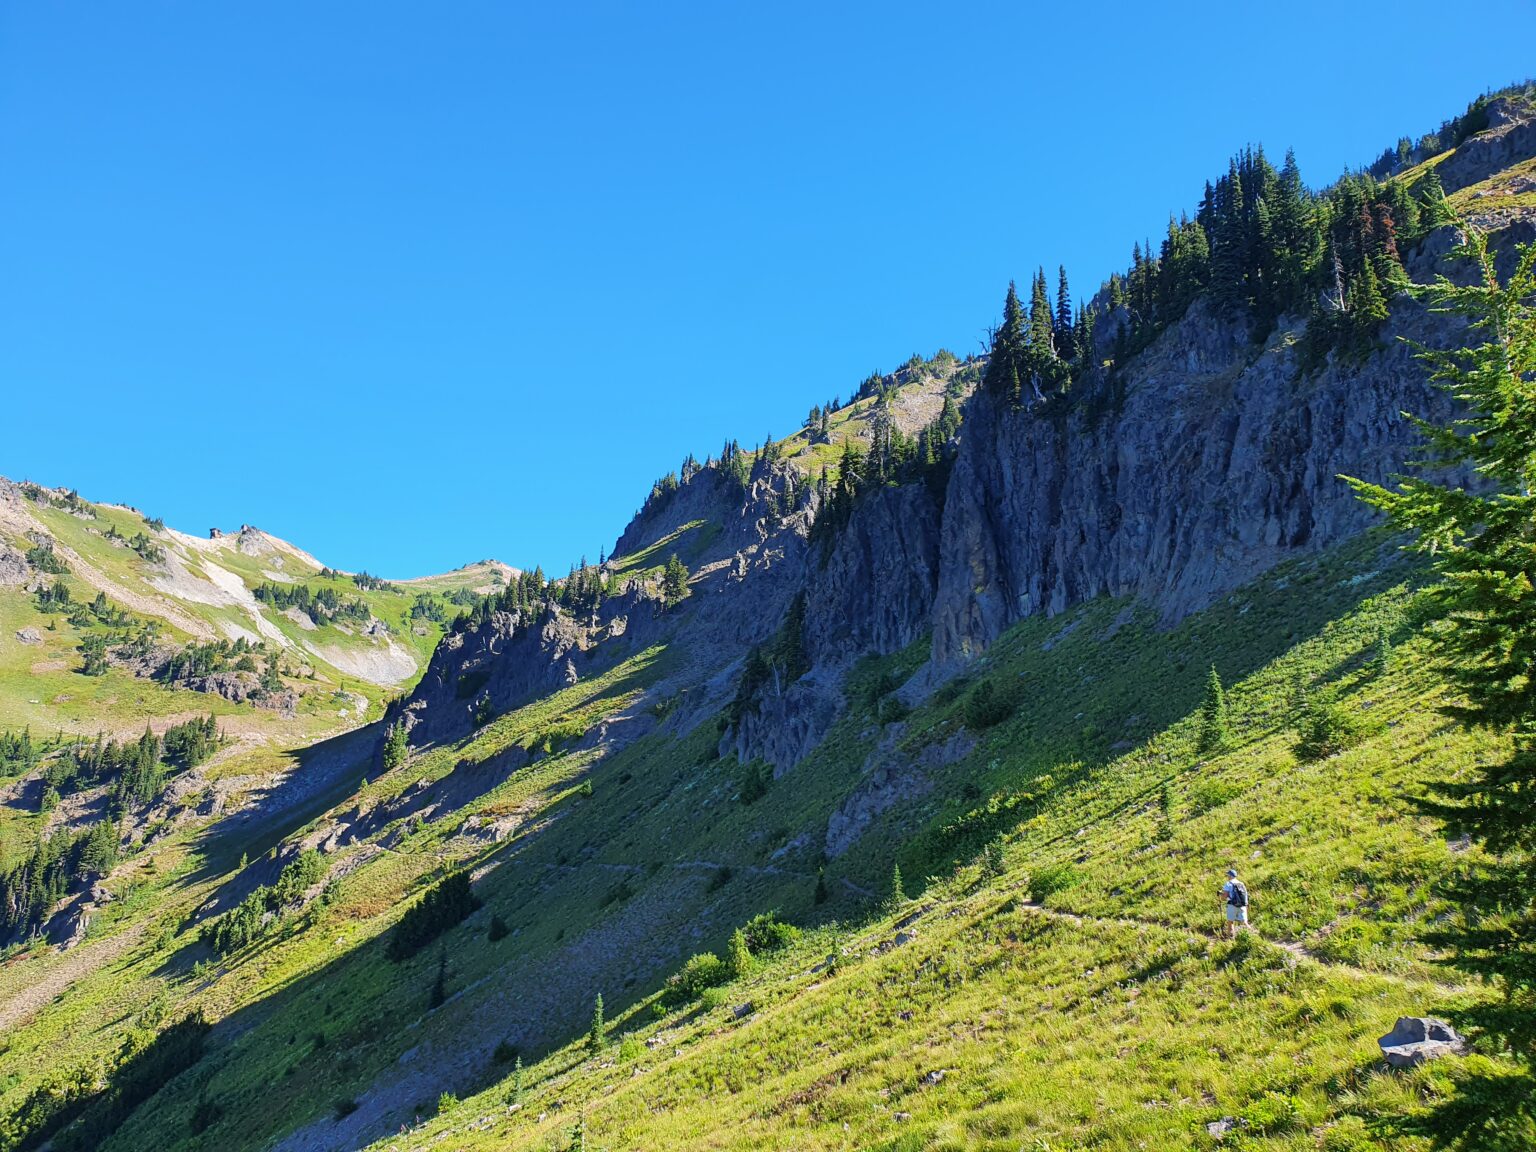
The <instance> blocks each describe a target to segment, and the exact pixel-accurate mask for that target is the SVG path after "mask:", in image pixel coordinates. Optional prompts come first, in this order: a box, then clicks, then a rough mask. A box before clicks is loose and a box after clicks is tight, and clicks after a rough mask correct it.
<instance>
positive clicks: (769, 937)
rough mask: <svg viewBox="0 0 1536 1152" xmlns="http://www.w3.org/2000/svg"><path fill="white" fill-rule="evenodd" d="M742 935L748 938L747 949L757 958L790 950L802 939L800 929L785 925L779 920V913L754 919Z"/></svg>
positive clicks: (769, 913) (748, 922)
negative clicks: (791, 946)
mask: <svg viewBox="0 0 1536 1152" xmlns="http://www.w3.org/2000/svg"><path fill="white" fill-rule="evenodd" d="M742 933H743V934H744V935H745V936H746V939H747V947H748V948H750V949H751V950H752V952H753V954H754V955H757V956H762V955H765V954H766V953H769V952H777V951H779V950H780V949H783V948H788V947H789V946H790V945H791V944H793V943H794V942H795V941H796V940H798V939H800V929H798V928H796V927H795V926H794V925H793V924H786V923H784V922H783V921H782V920H780V919H779V914H778V913H777V912H764V913H763V914H762V915H760V916H754V917H752V919H750V920H748V921H747V923H746V927H744V928H743V929H742Z"/></svg>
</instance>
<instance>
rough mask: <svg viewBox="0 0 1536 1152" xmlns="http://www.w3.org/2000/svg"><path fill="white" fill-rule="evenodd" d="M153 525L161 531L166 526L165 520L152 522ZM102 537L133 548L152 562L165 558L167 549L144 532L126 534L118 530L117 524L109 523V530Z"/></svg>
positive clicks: (159, 561)
mask: <svg viewBox="0 0 1536 1152" xmlns="http://www.w3.org/2000/svg"><path fill="white" fill-rule="evenodd" d="M151 527H154V528H155V530H156V531H159V530H160V529H163V528H164V527H165V521H163V520H159V521H154V522H151ZM102 538H103V539H104V540H109V541H111V542H112V543H113V544H121V545H122V546H123V547H125V548H131V549H133V550H134V551H135V552H137V553H138V554H139V556H140V557H141V558H143V559H144V560H147V561H148V562H149V563H151V564H159V563H161V562H163V561H164V560H165V549H164V548H162V547H160V545H158V544H156V543H155V542H154V541H153V540H151V539H150V538H149V537H148V536H146V535H145V534H144V533H143V532H135V533H134V534H133V535H132V536H131V537H129V536H124V535H123V534H122V533H121V532H119V531H118V529H117V525H116V524H109V525H107V530H106V531H105V532H104V533H102Z"/></svg>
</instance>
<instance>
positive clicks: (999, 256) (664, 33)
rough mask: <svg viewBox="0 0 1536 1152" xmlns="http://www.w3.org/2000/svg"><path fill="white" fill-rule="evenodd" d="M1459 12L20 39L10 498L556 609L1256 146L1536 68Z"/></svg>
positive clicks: (352, 15)
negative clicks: (682, 479)
mask: <svg viewBox="0 0 1536 1152" xmlns="http://www.w3.org/2000/svg"><path fill="white" fill-rule="evenodd" d="M1365 9H1370V11H1363V10H1365ZM1448 11H1453V10H1449V9H1447V8H1446V7H1445V6H1444V5H1443V4H1438V3H1436V4H1430V3H1417V2H1414V0H1408V2H1404V3H1399V4H1396V5H1393V6H1391V7H1390V9H1383V8H1381V6H1378V5H1356V6H1350V5H1340V4H1337V3H1329V4H1321V3H1311V2H1292V3H1288V4H1286V5H1284V6H1283V9H1279V8H1277V7H1276V6H1273V5H1225V6H1221V7H1219V8H1217V7H1208V6H1195V5H1189V4H1180V5H1150V4H1136V5H1130V4H1125V5H1120V4H1115V3H1099V4H1093V5H1066V4H1058V5H1053V6H1050V7H1045V6H1040V5H1033V4H1018V3H1014V4H1007V5H1003V4H997V5H993V4H954V5H942V6H941V5H929V4H902V3H895V2H889V0H888V2H885V3H879V4H842V5H827V4H816V5H810V4H796V3H784V4H761V5H750V6H749V5H744V4H722V3H707V4H706V3H699V4H676V3H668V2H665V0H658V2H653V3H646V4H640V3H622V4H621V3H591V4H588V3H570V4H540V5H533V4H509V3H474V2H470V0H461V2H457V3H454V4H449V5H427V4H421V3H392V2H385V0H367V2H365V3H344V2H339V0H335V2H333V0H328V2H326V3H324V4H314V3H289V2H280V0H262V2H260V3H257V2H255V0H248V2H234V0H231V2H229V3H219V4H207V3H198V2H193V0H183V2H179V3H165V2H154V0H142V2H139V3H108V2H84V0H81V2H72V3H69V4H35V3H20V2H12V0H3V2H0V388H3V390H4V392H3V394H4V396H5V400H4V407H3V409H0V412H3V417H4V418H3V421H0V428H3V432H0V473H3V474H5V475H9V476H11V477H13V478H20V477H23V476H26V477H31V478H33V479H36V480H39V481H42V482H44V483H49V484H63V485H69V486H73V487H78V488H79V489H80V490H81V491H82V492H83V493H84V494H85V495H86V496H88V497H91V498H94V499H103V500H119V501H123V502H127V503H133V504H135V505H137V506H139V507H142V508H144V509H145V510H146V511H149V512H151V513H152V514H157V515H161V516H164V517H165V518H166V519H167V520H168V521H169V522H170V523H172V524H175V525H177V526H179V527H182V528H185V529H188V530H191V531H202V530H203V529H205V528H207V527H210V526H213V525H220V526H224V527H230V526H234V525H237V524H239V523H241V522H250V523H255V524H258V525H260V526H261V527H264V528H266V529H268V530H269V531H272V532H275V533H277V534H279V535H282V536H284V537H287V538H289V539H291V540H293V541H294V542H296V543H298V544H300V545H301V546H303V547H306V548H308V549H310V550H311V551H313V552H315V553H316V554H317V555H319V556H320V557H321V558H322V559H323V560H325V561H327V562H329V563H332V564H335V565H338V566H343V567H349V568H363V567H366V568H368V569H370V570H372V571H375V572H382V573H385V574H387V575H392V576H402V577H403V576H409V575H415V574H420V573H424V572H429V571H436V570H442V569H445V568H448V567H452V566H455V565H457V564H461V563H465V562H467V561H470V560H474V559H478V558H480V557H484V556H496V557H499V558H501V559H504V560H506V561H508V562H510V563H513V564H519V565H528V566H531V565H532V564H534V563H542V564H544V565H545V567H546V568H550V569H554V570H559V571H563V570H564V568H565V566H566V565H567V564H568V563H569V562H570V561H572V560H574V559H575V558H576V557H577V556H579V555H580V554H582V553H586V554H588V555H589V556H591V557H593V558H595V557H596V555H597V553H598V551H599V549H600V548H602V547H605V546H611V544H612V541H613V540H614V538H615V537H616V536H617V534H618V533H619V531H620V530H621V529H622V527H623V525H624V523H625V521H626V520H627V519H628V517H629V515H630V514H631V513H632V512H633V510H634V509H635V507H636V506H637V505H638V504H639V502H640V500H641V499H642V497H643V496H644V495H645V493H646V491H648V489H649V486H650V483H651V481H652V480H653V479H654V478H655V477H656V476H658V475H659V474H661V473H662V472H664V471H666V470H668V469H670V468H673V467H675V466H676V465H677V463H678V461H679V460H680V459H681V458H682V457H683V455H684V454H685V453H686V452H689V451H693V452H695V453H697V454H698V455H699V456H701V457H702V456H703V455H705V454H706V453H709V452H713V451H715V450H716V449H717V448H718V446H719V444H720V443H721V441H722V440H723V439H725V438H726V437H728V436H736V437H738V438H739V439H741V440H742V441H743V442H744V443H746V444H748V445H750V444H752V443H754V442H756V441H758V440H759V439H761V437H762V436H763V435H764V434H765V433H772V434H773V435H776V436H780V435H784V434H787V433H788V432H790V431H792V430H793V429H794V428H795V427H797V426H798V425H799V423H800V421H801V420H803V418H804V415H805V412H806V410H807V409H808V408H809V407H810V405H811V404H812V403H814V402H817V401H821V400H824V399H826V398H827V397H829V396H831V395H833V394H841V395H843V396H846V395H848V393H849V392H850V391H851V390H852V389H853V388H854V387H855V386H856V384H857V382H858V381H859V380H860V379H861V378H863V377H864V376H865V375H867V374H868V373H869V372H870V371H872V370H875V369H882V370H889V369H890V368H892V367H894V366H895V365H896V364H897V363H899V362H900V361H901V360H904V359H905V358H906V357H907V356H908V355H910V354H911V353H912V352H914V351H918V352H923V353H925V354H931V353H932V352H933V351H935V350H936V349H938V348H939V347H941V346H946V347H949V348H951V349H952V350H955V351H957V352H961V353H964V352H967V351H974V350H977V349H979V347H980V341H981V339H982V337H983V335H984V333H985V331H986V328H987V325H988V324H989V322H991V320H992V319H993V317H994V316H995V315H996V313H997V312H998V311H999V309H1000V305H1001V298H1002V294H1003V291H1004V289H1005V287H1006V284H1007V281H1008V279H1009V278H1010V277H1017V278H1019V279H1021V280H1024V279H1027V277H1028V275H1029V274H1030V272H1031V271H1032V270H1033V269H1034V267H1035V266H1036V265H1037V264H1044V265H1046V266H1047V267H1049V268H1051V269H1054V268H1055V266H1056V265H1057V264H1058V263H1061V262H1065V263H1066V265H1067V268H1068V272H1069V274H1070V275H1071V276H1072V279H1073V284H1074V286H1075V288H1076V289H1077V290H1078V291H1079V292H1081V293H1083V294H1087V293H1088V292H1089V291H1090V290H1091V289H1092V288H1093V287H1094V286H1095V285H1096V284H1097V283H1098V282H1099V281H1100V280H1101V279H1102V278H1103V277H1104V276H1106V275H1107V274H1108V273H1109V272H1110V270H1111V269H1112V268H1114V267H1116V266H1118V265H1122V264H1123V263H1124V262H1125V261H1126V259H1127V258H1128V256H1129V252H1130V248H1131V243H1132V241H1133V240H1136V239H1138V238H1140V237H1146V236H1152V237H1156V236H1158V235H1159V233H1160V232H1161V230H1162V228H1163V227H1164V224H1165V222H1166V219H1167V214H1168V212H1169V210H1170V209H1179V208H1182V207H1192V206H1193V204H1194V201H1195V200H1196V198H1197V196H1198V193H1199V190H1200V187H1201V184H1202V182H1203V180H1204V179H1205V178H1206V177H1207V176H1208V175H1212V174H1214V173H1216V172H1217V171H1219V170H1222V169H1224V167H1225V162H1226V157H1227V156H1228V155H1229V154H1230V153H1231V152H1232V151H1233V150H1234V149H1236V148H1239V147H1241V146H1242V145H1243V144H1244V143H1248V142H1254V143H1257V142H1260V141H1262V142H1263V143H1264V144H1265V146H1266V147H1267V148H1268V149H1269V150H1270V151H1271V152H1272V153H1274V155H1275V156H1276V157H1279V156H1280V155H1281V154H1283V152H1284V150H1285V148H1286V147H1287V146H1288V145H1294V147H1295V148H1296V150H1297V153H1298V156H1299V158H1300V161H1301V166H1302V171H1303V173H1304V175H1305V176H1306V178H1307V179H1308V181H1309V182H1310V183H1313V184H1321V183H1325V182H1327V181H1328V180H1329V179H1331V178H1332V177H1333V176H1335V175H1337V174H1338V173H1339V171H1341V170H1342V169H1343V168H1344V167H1345V166H1346V165H1352V164H1357V163H1361V162H1365V161H1369V160H1370V159H1372V158H1373V157H1374V156H1375V155H1377V154H1378V153H1379V152H1380V151H1381V149H1382V148H1384V147H1386V146H1387V145H1389V144H1390V143H1392V141H1394V140H1395V139H1396V138H1397V136H1399V135H1401V134H1404V133H1408V134H1415V135H1416V134H1418V133H1421V132H1424V131H1426V130H1429V129H1431V128H1433V127H1434V126H1435V125H1437V124H1438V123H1439V122H1440V120H1442V119H1443V118H1445V117H1446V116H1449V115H1452V114H1454V113H1456V112H1458V111H1460V110H1461V109H1462V108H1463V107H1464V106H1465V104H1466V103H1467V101H1468V100H1469V99H1471V98H1472V97H1473V96H1475V95H1476V94H1477V93H1478V92H1480V91H1482V90H1483V89H1485V88H1487V87H1490V86H1497V85H1499V84H1502V83H1505V82H1507V81H1510V80H1513V79H1518V78H1521V77H1523V76H1524V75H1526V74H1527V73H1528V72H1529V71H1531V61H1530V53H1529V48H1530V45H1531V44H1532V43H1533V42H1536V6H1533V5H1531V4H1529V3H1528V2H1524V0H1522V2H1511V0H1485V2H1484V3H1481V4H1479V5H1478V7H1477V13H1476V26H1477V27H1476V30H1471V29H1467V30H1462V29H1458V28H1457V27H1456V26H1455V25H1454V24H1452V23H1451V22H1450V21H1449V20H1448V19H1447V16H1446V13H1447V12H1448ZM1218 13H1219V15H1218ZM1281 13H1283V14H1281ZM1489 29H1494V30H1497V34H1496V35H1487V34H1484V33H1485V32H1486V31H1487V30H1489ZM1474 31H1475V35H1474V39H1475V40H1476V42H1477V49H1476V51H1460V50H1458V51H1450V50H1448V49H1447V45H1448V44H1450V43H1453V42H1462V41H1464V40H1465V38H1466V36H1467V35H1473V33H1474Z"/></svg>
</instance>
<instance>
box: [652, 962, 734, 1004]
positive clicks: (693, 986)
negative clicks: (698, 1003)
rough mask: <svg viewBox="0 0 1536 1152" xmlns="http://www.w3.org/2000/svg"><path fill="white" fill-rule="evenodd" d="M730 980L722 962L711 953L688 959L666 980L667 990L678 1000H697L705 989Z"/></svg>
mask: <svg viewBox="0 0 1536 1152" xmlns="http://www.w3.org/2000/svg"><path fill="white" fill-rule="evenodd" d="M730 978H731V974H730V970H729V969H728V968H727V967H726V963H725V961H724V960H722V959H720V957H718V956H716V955H715V954H714V953H713V952H700V953H699V954H698V955H697V956H693V957H690V958H689V960H688V963H686V964H684V965H683V968H682V971H680V972H678V973H677V974H676V975H674V976H672V977H670V978H668V980H667V989H668V991H670V992H672V993H673V995H674V996H676V997H677V998H678V999H680V1000H697V999H698V998H699V997H700V996H702V995H703V994H704V991H705V989H707V988H714V987H716V986H717V985H720V984H724V983H726V982H727V981H729V980H730Z"/></svg>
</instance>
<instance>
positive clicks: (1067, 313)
mask: <svg viewBox="0 0 1536 1152" xmlns="http://www.w3.org/2000/svg"><path fill="white" fill-rule="evenodd" d="M1071 339H1072V293H1071V290H1070V289H1069V288H1068V287H1067V266H1066V265H1065V264H1059V265H1057V267H1056V347H1057V349H1058V350H1060V351H1061V354H1062V356H1063V357H1068V358H1070V355H1071V353H1070V352H1068V351H1066V350H1065V349H1063V347H1062V345H1063V342H1064V341H1066V342H1070V341H1071ZM1069 346H1070V344H1069Z"/></svg>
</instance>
